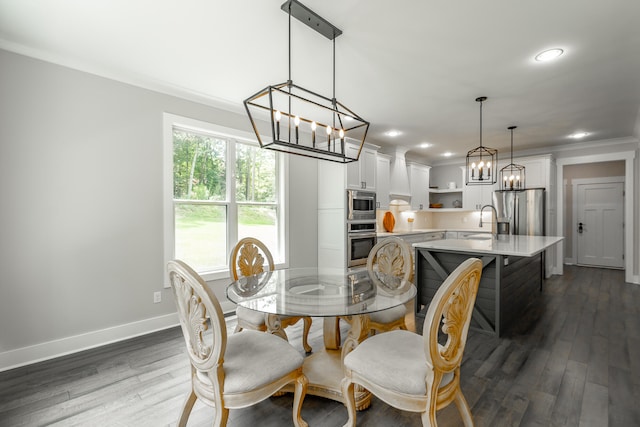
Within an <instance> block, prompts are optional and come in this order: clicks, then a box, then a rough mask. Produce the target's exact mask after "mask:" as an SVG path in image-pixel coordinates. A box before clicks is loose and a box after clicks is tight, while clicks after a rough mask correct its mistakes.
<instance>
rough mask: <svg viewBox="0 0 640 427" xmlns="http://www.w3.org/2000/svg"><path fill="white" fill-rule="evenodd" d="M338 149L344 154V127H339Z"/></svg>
mask: <svg viewBox="0 0 640 427" xmlns="http://www.w3.org/2000/svg"><path fill="white" fill-rule="evenodd" d="M340 150H341V151H342V153H343V154H344V129H340Z"/></svg>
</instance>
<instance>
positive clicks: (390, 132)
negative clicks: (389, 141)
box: [384, 130, 402, 137]
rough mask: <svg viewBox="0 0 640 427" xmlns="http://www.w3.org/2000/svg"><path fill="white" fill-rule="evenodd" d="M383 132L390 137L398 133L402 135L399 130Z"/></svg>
mask: <svg viewBox="0 0 640 427" xmlns="http://www.w3.org/2000/svg"><path fill="white" fill-rule="evenodd" d="M384 134H385V135H387V136H390V137H396V136H398V135H402V132H400V131H399V130H390V131H387V132H385V133H384Z"/></svg>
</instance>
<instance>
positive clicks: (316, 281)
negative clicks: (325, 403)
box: [227, 268, 416, 410]
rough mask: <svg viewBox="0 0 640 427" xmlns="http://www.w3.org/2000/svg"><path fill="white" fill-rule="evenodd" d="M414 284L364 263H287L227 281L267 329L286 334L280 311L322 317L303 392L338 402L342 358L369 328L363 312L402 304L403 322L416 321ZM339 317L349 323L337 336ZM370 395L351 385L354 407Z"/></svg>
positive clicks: (239, 300) (230, 290) (236, 297)
mask: <svg viewBox="0 0 640 427" xmlns="http://www.w3.org/2000/svg"><path fill="white" fill-rule="evenodd" d="M415 296H416V288H415V286H414V285H413V284H412V283H411V282H408V281H404V280H400V279H398V278H396V277H392V276H385V275H382V274H379V273H377V272H369V271H368V270H366V269H361V270H356V271H345V270H340V269H317V268H292V269H282V270H275V271H268V272H264V273H260V274H258V275H255V276H248V277H242V278H240V279H239V280H237V281H235V282H233V283H231V284H230V285H229V286H228V287H227V298H228V299H229V300H230V301H232V302H234V303H236V304H238V305H240V306H242V307H245V308H248V309H251V310H255V311H260V312H263V313H265V322H266V324H267V330H268V332H271V333H273V334H276V335H280V336H282V337H283V338H286V334H285V333H284V331H282V329H281V328H280V321H279V316H311V317H322V318H323V322H324V323H323V337H324V348H323V349H321V350H320V351H316V352H314V353H313V354H311V355H310V356H308V357H306V358H305V364H304V372H305V374H306V375H307V377H308V379H309V386H308V388H307V393H309V394H314V395H317V396H323V397H326V398H330V399H334V400H337V401H340V402H342V401H343V400H342V392H341V389H340V382H341V380H342V378H343V376H344V375H343V372H342V360H343V359H344V357H345V356H346V355H347V354H348V353H349V352H351V351H352V350H353V349H354V348H355V347H356V346H357V345H358V344H359V343H360V342H362V341H363V340H364V339H366V338H367V336H368V335H369V332H370V328H369V316H368V314H370V313H373V312H375V311H380V310H386V309H389V308H393V307H396V306H399V305H401V304H405V305H407V306H408V307H407V310H406V312H407V317H408V319H407V324H408V325H410V326H414V325H415V317H414V316H415V310H414V301H415ZM339 319H343V320H344V321H346V322H348V324H349V326H350V328H349V332H348V335H347V337H346V338H345V340H344V342H342V341H341V336H340V326H339ZM370 402H371V395H370V394H369V393H368V392H367V391H366V390H363V389H359V390H357V391H356V407H357V408H358V409H359V410H361V409H364V408H367V407H368V406H369V405H370Z"/></svg>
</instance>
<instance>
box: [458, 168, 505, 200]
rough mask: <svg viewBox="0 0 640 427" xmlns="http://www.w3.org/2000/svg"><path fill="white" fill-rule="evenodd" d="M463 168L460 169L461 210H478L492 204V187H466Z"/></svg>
mask: <svg viewBox="0 0 640 427" xmlns="http://www.w3.org/2000/svg"><path fill="white" fill-rule="evenodd" d="M465 168H466V166H461V167H460V172H461V173H462V208H463V209H467V210H478V211H479V210H480V209H481V208H482V207H483V206H484V205H490V204H492V198H493V190H494V189H495V188H494V185H466V184H465ZM496 188H497V187H496Z"/></svg>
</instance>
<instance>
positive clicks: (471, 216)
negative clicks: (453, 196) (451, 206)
mask: <svg viewBox="0 0 640 427" xmlns="http://www.w3.org/2000/svg"><path fill="white" fill-rule="evenodd" d="M386 212H389V211H388V210H386V209H378V210H377V212H376V223H377V230H378V231H380V232H382V231H385V229H384V226H383V225H382V219H383V218H384V214H385V213H386ZM399 216H400V218H395V215H394V218H395V220H396V222H395V227H394V228H393V229H394V231H408V230H409V229H410V227H409V222H408V221H407V219H408V218H413V219H414V220H413V229H416V230H424V229H432V228H436V229H451V230H460V229H472V230H475V229H478V230H482V229H481V228H480V227H479V222H480V221H479V220H480V216H479V213H478V212H477V211H463V212H433V211H404V212H400V214H399ZM485 219H486V220H489V221H490V220H491V219H490V217H489V216H486V218H485Z"/></svg>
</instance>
